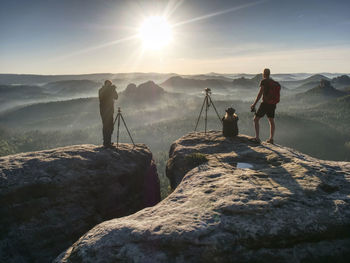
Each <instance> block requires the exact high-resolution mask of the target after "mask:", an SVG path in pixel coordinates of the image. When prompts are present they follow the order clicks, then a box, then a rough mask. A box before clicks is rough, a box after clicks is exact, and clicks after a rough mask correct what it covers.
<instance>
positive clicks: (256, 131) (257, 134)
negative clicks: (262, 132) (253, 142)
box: [254, 115, 260, 139]
mask: <svg viewBox="0 0 350 263" xmlns="http://www.w3.org/2000/svg"><path fill="white" fill-rule="evenodd" d="M259 120H260V117H258V116H256V115H255V116H254V127H255V138H256V139H259Z"/></svg>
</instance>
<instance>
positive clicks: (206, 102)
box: [194, 88, 222, 133]
mask: <svg viewBox="0 0 350 263" xmlns="http://www.w3.org/2000/svg"><path fill="white" fill-rule="evenodd" d="M210 94H211V89H209V88H206V89H205V97H204V101H203V105H202V108H201V111H200V113H199V116H198V119H197V123H196V127H195V128H194V131H196V130H197V127H198V123H199V120H200V118H201V115H202V112H203V108H204V105H205V133H207V121H208V109H209V107H210V106H211V105H213V108H214V110H215V112H216V115H217V116H218V118H219V120H220V122H221V123H222V120H221V118H220V115H219V113H218V111H217V110H216V107H215V105H214V102H213V101H212V99H211V97H210Z"/></svg>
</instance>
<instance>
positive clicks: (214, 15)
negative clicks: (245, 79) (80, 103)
mask: <svg viewBox="0 0 350 263" xmlns="http://www.w3.org/2000/svg"><path fill="white" fill-rule="evenodd" d="M152 15H153V16H154V15H165V16H167V19H168V22H169V24H170V25H171V26H172V31H173V32H172V34H173V39H172V41H171V43H170V44H169V45H167V46H165V47H164V48H163V49H161V50H158V51H152V50H144V49H143V48H142V43H141V40H140V39H139V38H132V37H133V36H135V34H137V33H138V29H139V28H140V26H141V23H142V22H143V21H144V19H145V18H147V17H149V16H152ZM349 61H350V1H349V0H328V1H326V0H294V1H287V0H266V1H250V0H246V1H236V0H230V1H229V0H227V1H220V0H216V1H214V0H183V1H179V0H178V1H170V0H168V1H160V0H158V1H151V0H147V1H138V0H129V1H117V0H114V1H113V0H42V1H41V0H1V7H0V73H36V74H64V73H71V74H78V73H94V72H113V73H117V72H134V71H138V72H176V73H184V74H191V73H207V72H220V73H238V72H247V73H256V72H260V71H261V70H262V69H263V68H264V67H270V68H271V70H272V72H273V73H276V72H281V73H282V72H311V73H313V72H338V73H349V72H350V62H349Z"/></svg>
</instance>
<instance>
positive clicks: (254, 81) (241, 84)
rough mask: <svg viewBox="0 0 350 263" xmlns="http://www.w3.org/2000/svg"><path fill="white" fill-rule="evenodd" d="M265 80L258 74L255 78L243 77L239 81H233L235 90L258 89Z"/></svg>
mask: <svg viewBox="0 0 350 263" xmlns="http://www.w3.org/2000/svg"><path fill="white" fill-rule="evenodd" d="M262 79H263V77H262V74H257V75H255V76H254V77H253V78H251V79H248V78H245V77H241V78H238V79H234V80H233V81H232V84H233V87H234V88H239V89H257V88H258V87H259V84H260V81H261V80H262Z"/></svg>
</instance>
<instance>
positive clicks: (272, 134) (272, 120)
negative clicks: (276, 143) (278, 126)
mask: <svg viewBox="0 0 350 263" xmlns="http://www.w3.org/2000/svg"><path fill="white" fill-rule="evenodd" d="M269 123H270V139H269V140H273V136H274V135H275V119H274V118H269Z"/></svg>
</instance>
